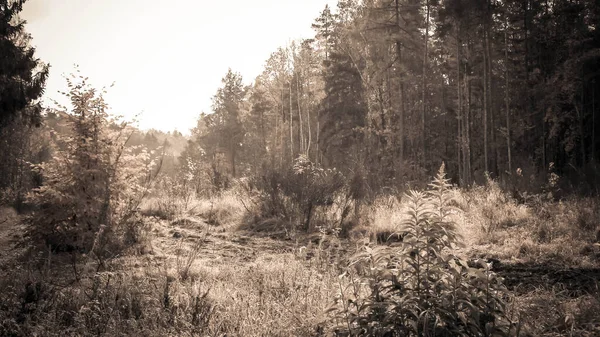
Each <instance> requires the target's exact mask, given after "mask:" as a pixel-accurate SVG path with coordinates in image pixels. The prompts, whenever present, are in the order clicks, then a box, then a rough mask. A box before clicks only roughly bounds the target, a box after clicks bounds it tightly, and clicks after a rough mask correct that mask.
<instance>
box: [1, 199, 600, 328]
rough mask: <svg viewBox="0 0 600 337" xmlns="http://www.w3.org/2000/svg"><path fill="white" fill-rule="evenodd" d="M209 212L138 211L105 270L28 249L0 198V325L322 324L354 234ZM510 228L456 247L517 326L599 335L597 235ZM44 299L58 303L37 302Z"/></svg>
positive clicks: (353, 246) (12, 214)
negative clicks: (243, 225) (533, 239)
mask: <svg viewBox="0 0 600 337" xmlns="http://www.w3.org/2000/svg"><path fill="white" fill-rule="evenodd" d="M208 220H209V219H207V217H206V216H205V215H203V214H201V213H197V212H196V213H195V214H194V212H191V213H188V214H186V215H185V216H181V217H178V218H177V219H175V220H165V219H161V218H159V217H156V216H145V217H144V221H145V223H146V224H147V225H148V227H147V228H148V233H147V236H146V239H145V241H144V242H143V243H141V244H139V245H136V246H135V247H132V248H131V249H129V250H128V251H127V252H125V253H124V254H122V255H121V256H120V257H117V258H114V259H112V260H110V261H108V262H107V263H106V266H105V268H103V270H100V269H99V268H98V264H97V263H96V262H95V261H94V260H93V259H91V258H89V257H88V258H87V259H85V258H83V259H81V260H80V261H79V262H78V265H76V266H75V268H74V270H75V271H73V266H72V265H70V264H69V258H68V257H67V256H64V257H63V258H62V259H61V257H52V259H53V262H52V267H48V266H49V265H50V264H51V263H50V257H45V255H44V254H40V255H39V256H38V257H33V258H32V257H31V255H27V253H26V248H25V245H24V244H23V243H24V242H25V241H24V240H26V237H24V235H23V233H25V232H26V231H25V229H26V228H25V227H26V226H25V224H24V223H23V222H22V221H21V217H20V216H19V215H17V214H16V212H14V211H13V210H12V209H10V208H3V209H2V212H1V214H0V271H1V272H2V274H4V275H11V276H10V277H14V279H13V280H8V279H6V278H7V277H3V278H5V279H0V286H2V287H3V288H4V289H6V290H11V289H12V290H13V292H14V293H15V296H13V297H12V298H9V297H4V299H11V300H12V303H13V304H14V305H15V307H16V308H17V309H18V310H17V309H15V311H13V312H12V316H13V317H16V318H12V319H11V315H9V314H7V312H10V310H9V309H8V308H6V307H4V308H2V305H0V318H2V319H3V320H0V322H2V323H1V325H0V335H3V333H4V334H6V335H14V336H21V335H32V334H37V335H59V334H60V335H63V336H65V335H73V336H75V335H82V334H83V335H86V334H96V335H131V334H136V335H148V336H165V335H173V336H174V335H179V336H186V335H188V336H318V335H321V334H322V332H323V326H324V315H323V312H325V311H326V310H327V309H328V308H329V307H331V305H333V302H334V298H335V294H336V293H337V292H338V291H339V287H340V286H341V284H340V283H339V280H338V277H337V276H338V275H339V274H340V273H341V272H342V269H343V267H342V265H343V264H344V259H346V258H347V256H348V254H349V253H351V252H353V251H354V250H356V247H357V246H359V245H360V243H357V242H356V241H355V240H352V241H351V240H349V239H339V238H337V237H335V236H331V235H324V234H322V233H317V234H313V235H297V236H296V237H295V238H294V239H290V238H289V235H286V233H285V232H282V231H279V232H273V231H271V232H252V231H248V230H241V229H239V228H238V227H239V226H238V225H239V224H235V223H233V222H235V221H233V222H232V220H230V223H229V224H228V225H218V226H214V225H210V224H208V222H211V221H208ZM464 228H465V229H464V230H465V231H468V230H472V229H469V227H468V226H465V227H464ZM511 231H512V232H514V231H515V229H514V228H505V229H503V230H498V231H497V233H496V234H495V235H494V237H493V238H491V240H490V241H491V242H488V241H486V240H473V239H472V238H469V237H468V236H469V233H468V232H465V233H463V236H467V240H466V241H468V242H467V248H465V249H463V250H462V251H461V254H462V255H463V256H464V257H466V258H467V259H468V260H471V261H474V260H476V259H482V260H485V261H492V270H493V271H495V272H496V273H498V274H499V275H500V276H502V277H504V279H505V281H504V284H505V285H506V286H507V288H508V290H509V291H510V295H511V299H510V301H509V306H510V308H509V310H508V311H510V314H511V315H512V317H511V320H514V321H518V322H520V323H519V328H518V329H517V334H516V335H520V336H598V335H600V317H597V313H598V312H600V290H599V289H598V285H599V284H600V283H599V282H600V247H598V245H589V244H579V245H578V244H573V245H572V246H573V247H575V248H572V249H571V250H570V251H569V253H568V254H567V253H565V252H564V251H557V252H554V253H552V252H553V249H554V248H553V247H554V246H548V247H545V246H544V245H533V244H527V242H525V243H523V242H521V243H520V245H518V246H515V247H517V248H515V247H513V246H511V244H512V242H513V241H515V240H516V239H515V238H519V237H521V240H519V241H526V240H524V239H523V234H522V233H520V234H515V235H514V238H512V239H511V238H508V237H507V236H510V235H509V234H506V233H512V232H511ZM511 235H512V234H511ZM471 237H472V235H471ZM498 237H500V238H503V239H502V240H498ZM592 241H593V240H592ZM549 244H550V243H549ZM507 247H509V248H507ZM581 247H583V248H581ZM575 250H576V254H575V253H573V251H575ZM61 261H62V262H61ZM42 265H44V266H46V268H47V269H46V270H44V268H43V267H41V266H42ZM48 269H51V271H48ZM19 270H21V271H22V272H21V273H20V274H19V273H18V272H17V271H19ZM17 275H21V277H22V278H21V279H19V278H18V276H17ZM49 275H52V276H49ZM59 279H60V282H59V281H58V280H59ZM114 280H118V282H117V281H114ZM32 284H34V285H35V287H33V286H32ZM44 284H45V286H44ZM56 284H62V285H60V286H57V285H56ZM32 287H33V288H34V290H35V291H34V293H35V294H36V295H35V296H34V299H33V300H32V299H31V298H30V297H31V296H30V293H31V292H32V291H31V289H32ZM82 294H84V295H85V296H83V295H82ZM0 299H2V298H0ZM44 301H46V302H44ZM7 303H10V301H8V300H7ZM90 303H93V305H92V304H90ZM117 303H119V306H117ZM30 307H32V308H30ZM2 310H4V311H2ZM49 310H50V311H55V312H56V315H54V316H53V317H50V316H48V315H46V314H43V313H42V311H49ZM59 313H60V314H59ZM67 313H68V314H67ZM2 315H4V317H2ZM23 315H27V317H25V318H23V317H22V316H23ZM57 317H60V319H59V318H57ZM65 317H66V318H65ZM132 317H135V318H136V319H135V320H133V319H132ZM2 329H4V330H2ZM94 329H96V330H94ZM92 330H93V331H92Z"/></svg>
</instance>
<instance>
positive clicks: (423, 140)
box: [421, 0, 429, 165]
mask: <svg viewBox="0 0 600 337" xmlns="http://www.w3.org/2000/svg"><path fill="white" fill-rule="evenodd" d="M425 6H426V8H427V15H426V19H425V20H426V21H425V48H424V49H425V51H424V55H423V78H422V82H423V83H422V84H421V99H422V101H421V104H422V110H421V151H422V154H421V155H422V158H423V162H422V163H423V164H424V165H425V164H426V158H427V155H426V154H427V153H426V151H427V145H426V139H427V138H426V135H425V109H426V106H427V104H426V96H425V95H426V92H427V80H426V77H427V57H428V52H429V48H428V47H429V46H428V43H429V0H426V4H425Z"/></svg>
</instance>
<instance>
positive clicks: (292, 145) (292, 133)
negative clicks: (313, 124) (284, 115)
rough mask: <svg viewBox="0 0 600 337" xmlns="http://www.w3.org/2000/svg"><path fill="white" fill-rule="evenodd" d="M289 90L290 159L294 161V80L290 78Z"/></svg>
mask: <svg viewBox="0 0 600 337" xmlns="http://www.w3.org/2000/svg"><path fill="white" fill-rule="evenodd" d="M289 89H290V90H289V91H290V155H291V157H290V160H291V161H292V162H293V161H294V123H293V122H292V121H293V118H294V116H293V114H292V80H291V79H290V83H289Z"/></svg>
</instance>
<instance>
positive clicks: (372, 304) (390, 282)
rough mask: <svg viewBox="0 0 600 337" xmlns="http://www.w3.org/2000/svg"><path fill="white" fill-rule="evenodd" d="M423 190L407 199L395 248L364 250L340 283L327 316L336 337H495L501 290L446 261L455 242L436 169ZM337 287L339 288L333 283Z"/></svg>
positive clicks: (444, 184)
mask: <svg viewBox="0 0 600 337" xmlns="http://www.w3.org/2000/svg"><path fill="white" fill-rule="evenodd" d="M430 187H431V188H430V190H429V191H428V192H426V193H423V192H416V191H410V192H408V193H407V195H406V199H407V207H408V210H407V211H406V219H405V220H404V222H403V223H402V230H400V231H399V232H398V233H395V235H399V236H401V237H402V238H403V241H402V242H398V243H395V244H393V245H389V246H378V247H375V248H371V247H365V249H364V251H361V252H359V253H358V254H357V255H355V256H354V257H353V258H352V260H351V266H353V267H354V268H349V270H348V271H347V272H346V273H345V274H343V275H342V276H341V278H342V279H343V278H347V279H348V280H349V286H348V287H346V288H343V287H342V288H341V295H340V298H339V299H338V303H339V304H338V305H337V306H335V307H334V308H333V309H332V310H333V311H334V312H335V319H336V321H337V322H338V323H340V322H341V323H340V324H339V325H338V327H337V330H336V331H337V333H338V335H352V336H502V335H506V334H507V331H508V326H507V325H506V324H504V302H503V300H502V295H503V294H504V292H505V288H504V286H503V285H502V281H501V279H500V278H498V277H497V276H496V274H495V273H493V272H492V271H490V270H489V268H486V269H485V270H478V269H472V268H469V267H468V266H467V263H466V261H464V260H461V259H460V258H459V257H458V256H456V255H455V254H454V253H453V249H454V248H455V247H456V246H458V245H459V244H460V239H461V238H460V235H459V234H458V233H457V228H456V224H455V223H454V222H453V221H452V218H451V213H452V212H453V209H452V208H451V207H450V206H449V201H450V196H449V189H450V184H449V183H448V180H447V179H446V178H445V172H444V165H442V167H441V168H440V170H439V172H438V174H437V176H436V177H435V179H434V181H433V183H432V184H430ZM340 284H342V282H340Z"/></svg>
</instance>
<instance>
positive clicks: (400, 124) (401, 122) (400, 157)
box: [395, 0, 404, 170]
mask: <svg viewBox="0 0 600 337" xmlns="http://www.w3.org/2000/svg"><path fill="white" fill-rule="evenodd" d="M395 5H396V6H395V12H396V13H395V14H396V27H397V28H398V33H400V30H401V26H400V4H399V0H395ZM396 56H397V59H398V60H397V62H398V70H399V71H398V73H399V77H398V79H399V82H400V93H399V94H400V97H399V101H400V104H399V109H398V111H399V113H400V115H399V116H398V136H397V137H398V162H399V165H400V170H402V169H403V165H404V74H403V73H404V71H403V69H402V42H401V41H400V37H398V38H397V39H396Z"/></svg>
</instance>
